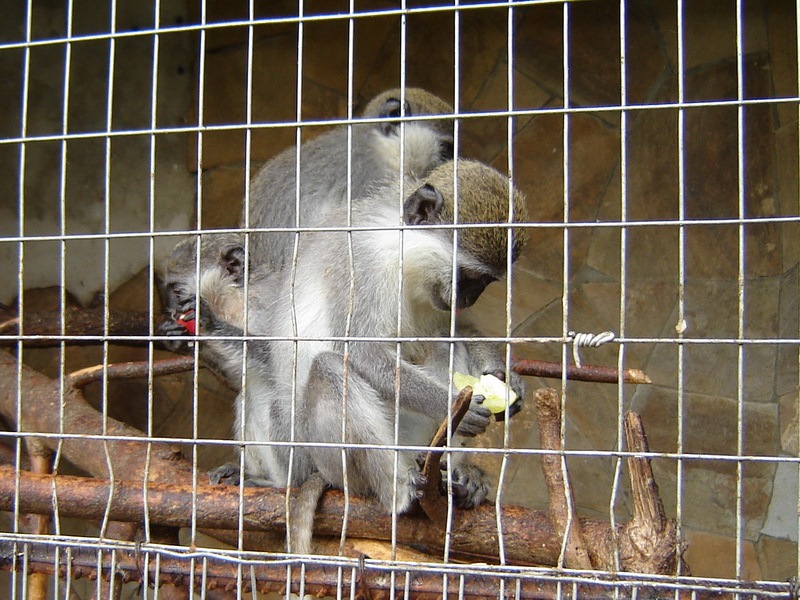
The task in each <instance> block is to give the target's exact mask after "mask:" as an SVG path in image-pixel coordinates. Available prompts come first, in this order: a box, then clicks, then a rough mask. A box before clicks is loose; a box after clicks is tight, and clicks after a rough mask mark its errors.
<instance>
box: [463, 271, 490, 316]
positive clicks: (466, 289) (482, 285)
mask: <svg viewBox="0 0 800 600" xmlns="http://www.w3.org/2000/svg"><path fill="white" fill-rule="evenodd" d="M493 281H497V277H495V276H494V275H490V274H489V273H481V272H478V271H472V270H470V269H465V268H460V269H458V274H457V277H456V310H461V309H463V308H469V307H470V306H472V305H473V304H475V302H477V300H478V298H479V297H480V295H481V294H482V293H483V290H485V289H486V286H488V285H489V284H490V283H492V282H493Z"/></svg>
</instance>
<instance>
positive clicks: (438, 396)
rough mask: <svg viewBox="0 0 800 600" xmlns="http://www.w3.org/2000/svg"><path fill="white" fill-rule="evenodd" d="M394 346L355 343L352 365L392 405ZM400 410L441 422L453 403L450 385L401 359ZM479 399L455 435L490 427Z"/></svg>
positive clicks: (467, 434) (478, 398) (487, 413)
mask: <svg viewBox="0 0 800 600" xmlns="http://www.w3.org/2000/svg"><path fill="white" fill-rule="evenodd" d="M393 348H394V345H393V344H389V343H380V342H352V343H351V344H350V355H351V362H352V364H353V365H354V368H355V369H356V370H357V371H358V372H359V374H360V375H361V376H362V377H364V379H366V380H367V381H369V383H370V384H371V385H372V386H373V387H374V388H375V389H376V390H378V392H380V395H381V397H382V398H384V399H386V401H387V402H391V401H393V400H394V398H395V393H396V392H395V382H396V378H395V373H396V367H397V360H396V357H395V354H394V350H393ZM399 367H400V373H399V378H398V382H399V401H400V407H401V408H402V409H404V410H410V411H413V412H417V413H420V414H423V415H425V416H426V417H429V418H430V419H433V420H434V421H441V420H442V419H444V418H445V417H446V416H447V408H448V406H449V405H450V402H451V400H452V398H451V395H450V391H449V390H448V387H447V382H438V381H436V380H435V379H433V378H432V377H431V376H430V375H429V374H428V373H426V372H425V371H424V370H423V369H421V368H420V367H418V366H416V365H413V364H411V363H409V362H408V361H406V360H404V359H403V358H402V357H401V358H400V361H399ZM481 400H482V399H481V398H480V397H473V401H472V404H471V405H470V408H469V411H468V412H467V414H466V415H465V416H464V418H463V419H462V421H461V424H460V425H459V427H458V430H457V431H456V433H457V434H458V435H462V436H468V437H472V436H475V435H478V434H479V433H483V432H484V431H485V430H486V427H487V426H488V425H489V417H490V416H491V414H492V413H491V412H490V411H489V409H486V408H483V407H482V406H481V405H480V401H481Z"/></svg>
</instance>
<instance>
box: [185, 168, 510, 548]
mask: <svg viewBox="0 0 800 600" xmlns="http://www.w3.org/2000/svg"><path fill="white" fill-rule="evenodd" d="M456 165H457V171H458V219H457V222H458V223H468V224H481V223H488V224H497V223H500V224H502V223H507V221H508V217H509V214H512V215H513V221H514V222H515V223H516V222H523V221H524V220H525V204H524V198H523V197H522V195H521V194H520V193H518V192H516V191H512V190H511V188H510V185H509V181H508V179H507V178H505V177H503V176H502V175H500V174H499V173H498V172H497V171H495V170H493V169H491V168H490V167H487V166H485V165H482V164H480V163H477V162H473V161H466V160H460V161H458V162H457V163H454V162H449V163H446V164H444V165H442V166H440V167H438V168H437V169H435V170H434V171H433V172H432V173H431V174H430V175H429V176H428V177H427V178H425V179H416V178H413V177H406V178H405V179H404V180H403V181H402V182H401V181H399V180H395V181H388V182H384V184H383V185H381V186H379V187H376V188H375V189H374V190H373V191H372V192H371V193H370V194H369V195H368V196H367V197H365V198H362V199H360V200H359V201H358V202H356V203H354V205H353V211H352V217H353V223H354V225H356V226H358V227H365V228H370V227H372V228H375V229H373V230H357V231H353V232H352V234H351V236H348V234H347V233H344V232H330V231H329V232H307V233H303V234H302V243H301V244H300V246H299V251H298V261H297V268H296V270H295V273H294V275H292V273H291V272H290V271H289V270H283V271H273V272H269V273H267V274H266V275H265V276H264V277H260V278H257V279H254V280H251V281H250V284H249V290H250V293H249V297H248V302H250V308H249V310H250V327H249V330H248V332H249V333H250V334H252V335H255V336H264V337H270V338H273V339H270V340H268V341H265V340H258V339H253V340H251V341H250V345H251V346H250V351H249V352H248V361H247V376H248V378H247V393H246V394H240V396H239V399H238V400H237V416H238V419H237V422H239V423H243V432H242V431H240V429H239V428H237V431H236V435H242V434H243V436H244V439H245V440H247V441H250V442H260V444H248V445H247V446H246V448H245V474H246V476H247V477H249V478H265V477H266V478H268V479H270V480H271V481H273V482H275V484H276V485H290V486H297V485H300V484H303V483H304V482H306V481H309V480H312V479H315V478H316V479H317V483H319V482H320V481H322V482H323V484H324V485H332V486H334V487H339V488H344V487H345V485H344V484H345V476H346V478H347V489H348V490H349V491H350V492H352V493H356V494H360V495H374V496H376V497H377V498H378V500H379V501H380V502H381V504H382V505H383V506H384V508H385V509H386V510H387V511H391V510H396V511H397V512H398V513H402V512H405V511H407V510H408V509H409V508H410V506H411V505H412V503H413V501H414V500H415V499H416V498H417V497H418V491H417V486H418V484H419V482H420V477H421V475H420V473H419V468H418V465H417V462H416V453H415V452H411V451H401V452H400V454H399V456H398V465H399V467H398V468H397V470H396V472H395V468H394V459H395V451H394V450H391V449H387V448H384V447H382V446H385V445H387V444H392V443H393V442H394V440H395V428H394V418H395V410H396V408H399V410H400V414H399V418H400V424H401V427H400V430H399V432H398V435H399V443H400V444H402V445H409V444H411V445H418V446H424V445H427V444H428V442H429V440H430V435H431V434H432V432H433V430H434V429H435V427H436V425H437V424H438V423H439V422H440V421H441V420H442V419H443V418H444V417H445V416H446V414H447V410H448V405H449V404H450V402H451V400H452V393H451V390H450V388H449V386H448V381H449V373H450V353H451V349H452V352H453V368H454V369H455V370H456V371H461V372H464V373H470V374H481V373H493V374H496V375H498V376H500V377H505V375H506V365H505V361H504V359H503V357H502V355H501V354H500V353H499V352H498V351H497V348H496V347H495V345H494V344H490V343H481V342H478V341H471V342H449V341H447V337H449V333H450V318H451V310H452V309H453V308H455V309H456V310H460V309H463V308H468V307H469V306H471V305H472V304H473V303H474V302H475V301H476V300H477V298H478V297H479V296H480V294H481V293H482V292H483V290H484V289H485V288H486V286H487V285H489V283H491V282H492V281H494V280H496V279H499V278H501V277H503V276H504V275H505V272H506V268H507V264H508V261H509V256H508V248H509V239H508V235H509V233H508V227H502V226H501V227H470V228H466V229H464V230H463V231H460V232H459V233H458V243H457V253H456V256H455V257H454V255H453V250H454V246H453V235H454V234H453V232H452V230H450V229H447V228H430V227H426V226H425V225H429V224H432V225H442V224H445V225H446V224H450V223H453V222H454V219H455V214H454V209H455V203H454V170H455V168H456ZM401 185H402V189H404V190H405V191H406V198H405V201H404V203H403V210H402V216H401V217H400V216H399V215H398V212H399V211H398V208H397V207H396V206H395V205H393V203H392V202H391V201H388V200H389V199H392V198H399V197H400V189H401ZM512 192H513V193H512ZM510 197H511V198H512V199H513V207H509V198H510ZM511 208H513V210H511ZM343 210H345V209H344V208H342V207H339V209H338V211H339V212H340V213H341V211H343ZM329 219H330V221H331V222H332V223H340V222H341V221H340V219H341V214H336V211H333V212H332V213H331V215H330V217H329ZM321 223H322V224H323V225H325V224H326V220H325V219H323V220H322V222H321ZM401 224H402V225H404V228H403V230H402V231H399V230H391V229H387V228H392V227H397V226H398V225H401ZM511 236H512V243H511V257H510V259H511V260H512V261H513V260H514V259H516V257H517V256H518V254H519V252H520V251H521V249H522V247H523V245H524V242H525V231H524V229H522V228H518V227H512V228H511ZM348 239H351V240H352V253H350V251H349V248H348ZM350 256H352V264H351V262H350V260H349V257H350ZM401 258H402V273H401V272H400V267H399V265H400V260H401ZM454 258H455V278H454V277H453V275H454V265H453V262H454ZM351 275H352V282H351ZM401 275H402V286H401V284H400V276H401ZM454 279H455V284H456V287H455V289H453V280H454ZM292 282H293V283H292ZM292 285H293V286H294V287H293V295H292V296H291V297H290V296H289V294H288V290H289V289H290V288H292ZM351 285H352V290H351ZM351 291H352V296H351ZM398 298H400V304H401V306H402V311H399V307H398ZM453 300H455V304H453ZM187 301H188V302H192V303H193V302H194V298H189V299H188V300H187ZM200 302H201V306H200V321H199V323H198V325H199V331H200V332H201V334H203V335H205V334H208V335H212V336H229V335H234V336H237V335H238V336H241V335H242V333H243V332H242V330H241V328H239V327H237V326H236V325H232V324H231V323H229V322H225V321H223V320H222V319H217V318H216V316H215V315H214V312H213V310H212V309H211V307H210V306H209V305H207V303H206V302H205V301H204V300H203V298H202V297H201V298H200ZM348 313H349V314H348ZM463 317H464V315H460V316H459V319H458V320H459V328H458V334H459V335H460V336H467V335H469V336H471V335H474V332H475V330H474V329H472V328H471V326H469V325H468V324H465V323H464V324H462V323H460V321H462V320H463ZM348 323H349V327H348ZM398 333H399V335H400V336H401V337H412V338H442V341H432V342H431V341H426V342H421V341H418V342H403V343H402V344H401V349H400V357H399V358H398V357H397V356H396V350H397V344H396V342H394V341H392V339H393V338H395V337H397V335H398ZM294 337H296V338H298V340H299V341H297V345H296V351H295V347H294V346H295V342H293V341H289V340H288V339H291V338H294ZM347 337H350V338H356V339H354V340H351V341H349V343H348V347H347V349H345V342H344V341H343V339H344V338H347ZM282 338H288V339H287V341H281V339H282ZM225 341H226V340H220V342H221V343H225ZM231 344H232V345H231V350H230V354H231V355H235V356H239V361H241V357H240V355H239V354H238V353H239V349H240V347H241V343H240V342H236V340H231ZM396 365H397V366H399V372H396V368H395V367H396ZM293 373H296V381H295V382H294V385H293V382H292V374H293ZM508 375H509V377H510V379H509V384H510V385H511V387H512V388H513V389H514V390H515V391H516V392H517V393H518V394H519V395H520V396H521V395H522V393H523V391H524V387H523V384H522V381H521V380H520V379H519V377H518V376H517V375H516V374H514V373H509V374H508ZM396 383H397V384H398V386H397V389H396V388H395V385H396ZM481 400H482V399H481V398H477V397H476V398H474V399H473V403H472V405H471V406H470V410H469V411H468V413H467V415H466V417H465V418H464V420H463V421H462V423H461V425H460V426H459V428H458V430H457V431H456V433H457V434H459V435H462V436H473V435H477V434H479V433H481V432H483V431H484V430H485V428H486V427H487V425H488V423H489V416H490V413H489V411H488V410H486V409H484V408H483V407H481V405H480V403H481ZM518 408H519V404H515V405H514V406H512V407H510V410H509V414H514V413H515V412H516V411H517V410H518ZM421 424H424V426H420V425H421ZM343 441H344V442H346V443H348V444H369V445H370V446H372V447H370V448H366V449H358V448H349V449H347V450H346V452H345V461H344V462H345V465H346V469H345V468H343V467H344V466H343V462H342V455H341V451H340V450H339V449H338V448H336V447H335V444H340V443H342V442H343ZM272 442H293V443H296V444H298V445H297V446H295V449H294V456H293V461H292V467H291V469H290V468H289V465H290V449H289V447H288V445H287V444H281V445H271V443H272ZM303 442H309V443H319V442H328V443H330V444H332V446H331V447H317V446H303V445H302V443H303ZM376 446H377V447H376ZM454 454H455V455H454V456H453V457H452V458H451V465H452V471H453V476H454V486H453V487H454V490H455V494H456V496H455V502H456V504H457V505H458V506H461V507H465V508H469V507H472V506H476V505H477V504H480V503H481V502H482V501H483V499H484V498H485V496H486V494H487V491H488V487H489V484H488V478H487V476H486V475H485V474H484V473H483V472H482V471H481V470H480V469H478V468H477V467H475V466H473V465H469V464H467V463H466V462H464V461H463V460H462V454H461V453H454ZM345 474H346V475H345ZM395 492H396V493H395ZM314 505H315V502H314ZM305 510H311V515H312V516H313V506H312V507H311V509H305ZM300 512H303V511H300ZM304 514H306V513H304ZM306 516H307V514H306ZM305 522H306V523H310V522H311V521H310V517H308V516H307V518H306V519H305ZM308 540H309V541H310V532H309V533H308ZM305 548H306V546H304V545H302V544H301V545H300V546H299V548H298V549H303V550H302V551H305Z"/></svg>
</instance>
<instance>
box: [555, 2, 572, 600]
mask: <svg viewBox="0 0 800 600" xmlns="http://www.w3.org/2000/svg"><path fill="white" fill-rule="evenodd" d="M569 11H570V3H569V2H565V3H564V7H563V17H562V19H563V20H562V32H561V35H562V40H563V51H562V61H563V63H564V64H563V79H564V82H563V85H564V88H563V91H562V93H563V98H564V116H563V126H562V130H563V131H562V152H563V159H562V160H563V163H562V169H563V179H562V182H563V186H564V211H563V220H562V222H563V224H564V230H563V232H562V250H563V253H564V258H563V267H562V274H561V276H562V279H563V281H562V284H561V285H562V287H561V309H562V313H561V335H562V337H563V338H564V340H565V341H564V342H563V343H562V345H561V363H562V365H563V367H562V376H561V390H562V393H561V432H560V442H561V447H562V448H563V447H564V446H565V445H566V422H567V419H566V409H567V375H566V373H567V363H568V361H569V355H568V353H567V343H566V339H567V337H568V332H569V267H570V261H569V238H570V235H569V233H570V232H569V218H570V217H569V210H570V195H569V175H570V171H569V157H570V152H569V135H570V112H569V109H570V94H569V26H570V21H569ZM561 460H562V469H563V468H564V467H565V460H566V459H565V457H564V456H563V455H562V456H561ZM565 483H566V479H565ZM564 489H565V492H567V493H568V490H567V487H566V485H565V488H564ZM567 506H569V503H567ZM568 510H569V508H568ZM571 523H572V514H571V511H570V513H568V514H567V524H566V525H565V528H564V532H565V533H566V532H567V531H569V530H570V526H571ZM566 544H567V536H566V535H564V539H563V540H562V541H561V550H560V551H559V555H558V564H557V567H558V568H559V569H563V568H564V556H565V553H566ZM557 589H558V594H559V595H560V594H561V593H562V587H561V581H559V582H558V586H557Z"/></svg>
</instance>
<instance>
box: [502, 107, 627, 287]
mask: <svg viewBox="0 0 800 600" xmlns="http://www.w3.org/2000/svg"><path fill="white" fill-rule="evenodd" d="M569 127H570V146H569V161H570V178H569V194H570V200H569V201H570V209H569V214H568V215H567V218H568V220H569V221H570V222H583V221H592V220H594V219H595V216H596V214H597V210H598V206H599V205H600V202H601V200H602V198H603V195H604V193H605V190H606V187H607V186H608V185H609V179H610V178H611V175H612V173H613V171H614V169H615V166H616V163H617V161H618V160H619V148H620V146H619V144H620V140H619V132H618V130H616V129H614V128H612V127H609V126H608V125H607V124H606V123H604V122H603V121H602V120H601V119H599V118H597V117H596V116H591V115H584V114H581V115H574V116H573V117H572V118H571V119H570V126H569ZM563 131H564V129H563V118H562V116H561V115H555V114H548V115H537V116H536V117H534V118H533V119H531V121H530V123H528V125H527V126H526V127H525V128H524V129H523V130H522V131H521V132H520V133H519V134H518V135H517V136H515V138H514V149H513V151H514V179H515V183H516V184H517V186H518V187H519V188H520V189H521V190H522V191H523V192H524V193H525V194H526V196H527V199H528V214H529V219H530V221H531V222H533V223H562V222H563V221H564V153H563V148H564V142H563ZM507 164H508V163H507V157H506V154H505V153H502V154H501V155H499V156H498V158H497V159H496V160H495V161H494V163H493V165H494V166H495V167H496V168H498V169H501V170H502V169H505V168H506V166H507ZM529 231H530V234H529V235H530V240H531V242H530V247H529V249H528V252H531V253H533V254H532V256H536V272H537V273H538V274H540V275H541V276H543V277H544V278H546V279H550V280H552V281H559V280H561V279H562V276H563V256H564V240H563V229H562V228H561V227H547V228H540V229H537V228H533V229H531V230H529ZM590 239H591V232H590V230H588V229H587V228H574V229H571V230H570V235H569V252H570V266H571V268H570V273H574V272H576V271H578V270H579V268H580V267H581V266H582V265H583V263H584V262H585V260H586V254H587V252H588V248H589V241H590Z"/></svg>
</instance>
